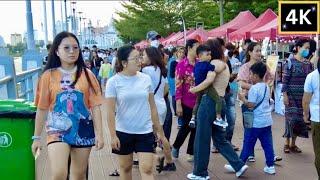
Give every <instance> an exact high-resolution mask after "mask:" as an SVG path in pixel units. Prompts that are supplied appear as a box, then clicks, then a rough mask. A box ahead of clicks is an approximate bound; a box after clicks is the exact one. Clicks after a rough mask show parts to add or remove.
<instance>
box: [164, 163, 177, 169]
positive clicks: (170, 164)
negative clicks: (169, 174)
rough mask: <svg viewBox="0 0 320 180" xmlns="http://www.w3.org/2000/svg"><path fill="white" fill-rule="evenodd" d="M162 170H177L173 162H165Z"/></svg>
mask: <svg viewBox="0 0 320 180" xmlns="http://www.w3.org/2000/svg"><path fill="white" fill-rule="evenodd" d="M162 170H163V171H176V170H177V167H176V165H175V164H174V163H168V164H166V165H165V166H164V167H163V169H162Z"/></svg>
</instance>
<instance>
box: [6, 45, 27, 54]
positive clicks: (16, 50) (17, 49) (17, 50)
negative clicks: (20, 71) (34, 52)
mask: <svg viewBox="0 0 320 180" xmlns="http://www.w3.org/2000/svg"><path fill="white" fill-rule="evenodd" d="M7 48H8V49H9V55H10V56H14V57H18V56H22V54H23V53H24V51H25V50H26V49H27V45H26V44H24V43H18V44H17V45H15V46H11V45H9V44H8V45H7Z"/></svg>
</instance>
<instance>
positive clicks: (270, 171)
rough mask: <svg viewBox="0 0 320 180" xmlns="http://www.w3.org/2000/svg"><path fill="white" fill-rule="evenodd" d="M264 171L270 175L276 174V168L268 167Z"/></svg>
mask: <svg viewBox="0 0 320 180" xmlns="http://www.w3.org/2000/svg"><path fill="white" fill-rule="evenodd" d="M263 171H264V172H265V173H268V174H275V173H276V168H275V167H274V166H270V167H268V166H266V167H264V168H263Z"/></svg>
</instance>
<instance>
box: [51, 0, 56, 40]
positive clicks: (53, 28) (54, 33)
mask: <svg viewBox="0 0 320 180" xmlns="http://www.w3.org/2000/svg"><path fill="white" fill-rule="evenodd" d="M51 11H52V36H53V39H54V37H55V36H56V33H57V32H56V18H55V14H54V12H55V10H54V0H51Z"/></svg>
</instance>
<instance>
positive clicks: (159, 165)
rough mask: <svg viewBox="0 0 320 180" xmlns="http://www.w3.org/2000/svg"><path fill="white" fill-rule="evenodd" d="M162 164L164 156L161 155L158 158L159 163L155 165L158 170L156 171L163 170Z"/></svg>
mask: <svg viewBox="0 0 320 180" xmlns="http://www.w3.org/2000/svg"><path fill="white" fill-rule="evenodd" d="M163 166H164V157H161V158H160V159H159V164H158V165H157V166H156V170H157V171H158V173H161V171H162V170H163Z"/></svg>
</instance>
